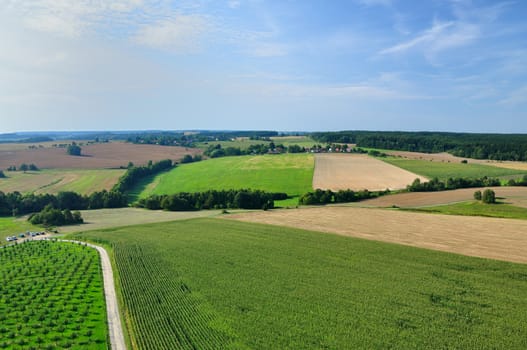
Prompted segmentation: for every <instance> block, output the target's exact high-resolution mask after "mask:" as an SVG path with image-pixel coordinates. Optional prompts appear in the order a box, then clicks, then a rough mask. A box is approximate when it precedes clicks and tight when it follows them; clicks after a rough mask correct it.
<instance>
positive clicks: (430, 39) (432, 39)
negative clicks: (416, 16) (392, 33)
mask: <svg viewBox="0 0 527 350" xmlns="http://www.w3.org/2000/svg"><path fill="white" fill-rule="evenodd" d="M452 26H454V22H444V23H441V22H435V23H434V24H433V25H432V27H431V28H429V29H427V30H425V31H424V32H423V33H421V34H420V35H418V36H417V37H415V38H413V39H411V40H408V41H406V42H403V43H400V44H397V45H395V46H392V47H389V48H387V49H384V50H382V51H381V52H380V54H381V55H386V54H396V53H401V52H405V51H408V50H411V49H413V48H415V47H419V46H421V45H434V44H435V43H437V42H443V45H446V42H448V39H447V36H446V35H445V32H446V31H447V30H448V28H450V27H452Z"/></svg>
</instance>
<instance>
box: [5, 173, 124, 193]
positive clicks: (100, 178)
mask: <svg viewBox="0 0 527 350" xmlns="http://www.w3.org/2000/svg"><path fill="white" fill-rule="evenodd" d="M124 172H125V170H123V169H49V170H48V169H44V170H40V171H27V172H21V171H9V172H5V175H6V176H7V177H6V178H3V179H0V191H2V192H5V193H7V192H14V191H18V192H21V193H26V192H31V193H37V194H38V193H51V194H56V193H58V192H61V191H73V192H78V193H80V194H90V193H92V192H96V191H102V190H110V189H111V188H112V187H113V186H114V185H115V184H116V183H117V180H118V179H119V177H120V176H121V175H123V174H124Z"/></svg>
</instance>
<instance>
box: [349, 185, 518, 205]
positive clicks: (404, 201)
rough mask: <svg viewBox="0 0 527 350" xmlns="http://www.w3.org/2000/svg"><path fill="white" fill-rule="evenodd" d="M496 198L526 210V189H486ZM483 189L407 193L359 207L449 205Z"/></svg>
mask: <svg viewBox="0 0 527 350" xmlns="http://www.w3.org/2000/svg"><path fill="white" fill-rule="evenodd" d="M488 188H489V189H492V190H493V191H494V192H495V193H496V196H497V197H499V198H504V201H505V203H507V204H512V205H515V206H519V207H525V208H527V187H488ZM477 190H481V191H483V190H484V189H483V188H462V189H457V190H451V191H440V192H408V193H398V194H393V195H389V196H382V197H377V198H374V199H368V200H365V201H362V202H360V203H359V205H360V206H372V207H391V206H397V207H401V208H416V207H426V206H433V205H441V204H451V203H457V202H464V201H469V200H472V199H473V198H474V192H475V191H477Z"/></svg>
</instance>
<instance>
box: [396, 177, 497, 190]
mask: <svg viewBox="0 0 527 350" xmlns="http://www.w3.org/2000/svg"><path fill="white" fill-rule="evenodd" d="M490 186H501V182H500V180H499V179H496V178H490V177H486V176H484V177H482V178H478V179H471V178H462V177H458V178H448V179H447V180H446V181H441V180H439V179H438V178H437V177H435V178H433V179H432V180H430V181H428V182H421V180H420V179H418V178H417V179H415V180H414V181H413V182H412V184H411V185H408V186H406V190H407V191H408V192H435V191H446V190H455V189H458V188H473V187H490Z"/></svg>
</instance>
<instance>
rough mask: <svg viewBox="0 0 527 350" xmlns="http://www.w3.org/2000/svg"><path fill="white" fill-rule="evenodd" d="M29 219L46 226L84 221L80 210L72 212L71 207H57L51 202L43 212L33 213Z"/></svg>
mask: <svg viewBox="0 0 527 350" xmlns="http://www.w3.org/2000/svg"><path fill="white" fill-rule="evenodd" d="M28 221H29V222H31V223H32V224H33V225H43V226H46V227H49V226H62V225H74V224H82V223H83V222H84V220H83V219H82V216H81V213H80V212H79V211H74V212H71V211H70V210H69V209H64V210H60V209H55V208H54V207H53V206H52V205H51V204H48V205H47V206H46V207H44V209H43V210H42V211H41V212H39V213H36V214H32V215H31V216H30V217H29V218H28Z"/></svg>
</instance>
